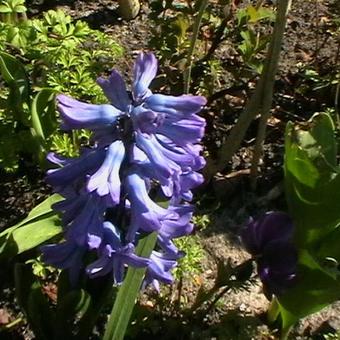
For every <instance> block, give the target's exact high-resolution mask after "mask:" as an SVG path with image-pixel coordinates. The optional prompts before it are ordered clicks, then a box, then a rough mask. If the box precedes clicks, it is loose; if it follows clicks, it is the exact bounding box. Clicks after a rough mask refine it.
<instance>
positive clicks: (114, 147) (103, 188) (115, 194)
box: [87, 141, 125, 205]
mask: <svg viewBox="0 0 340 340" xmlns="http://www.w3.org/2000/svg"><path fill="white" fill-rule="evenodd" d="M124 156H125V147H124V143H123V142H122V141H116V142H114V143H112V144H111V145H110V146H109V148H108V149H107V152H106V157H105V160H104V162H103V164H102V166H101V167H100V168H99V169H98V170H97V171H96V173H95V174H93V175H92V176H91V177H90V179H89V181H88V183H87V190H88V191H89V192H92V191H96V192H97V194H98V195H99V196H106V195H108V194H110V196H111V199H112V203H113V204H114V205H116V204H118V203H119V199H120V178H119V170H120V166H121V164H122V161H123V159H124Z"/></svg>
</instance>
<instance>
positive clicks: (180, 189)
mask: <svg viewBox="0 0 340 340" xmlns="http://www.w3.org/2000/svg"><path fill="white" fill-rule="evenodd" d="M156 72H157V60H156V58H155V56H154V55H153V54H152V53H141V54H140V55H139V56H138V58H137V61H136V63H135V66H134V79H133V84H132V89H131V92H129V91H127V89H126V86H125V83H124V80H123V79H122V77H121V76H120V74H119V73H118V72H116V71H112V73H111V75H110V77H109V78H108V79H104V78H99V79H98V81H97V82H98V84H99V85H100V86H101V88H102V89H103V91H104V93H105V95H106V97H107V98H108V99H109V101H110V104H103V105H94V104H87V103H83V102H80V101H78V100H76V99H73V98H71V97H68V96H66V95H59V96H58V97H57V101H58V109H59V112H60V115H61V118H62V129H64V130H72V129H83V128H85V129H90V130H91V131H92V143H91V144H92V145H93V146H92V147H88V148H84V149H83V150H82V152H81V155H80V156H79V157H78V158H72V159H66V158H63V157H60V156H58V155H56V154H50V155H49V156H48V159H49V160H50V161H51V162H52V163H54V164H56V165H57V166H58V168H56V169H53V170H49V171H48V174H47V181H48V183H50V184H51V185H52V186H53V187H54V190H55V191H56V192H58V193H60V194H61V195H62V196H63V197H64V198H65V199H64V200H63V201H61V202H59V203H57V204H55V205H54V209H55V210H56V211H58V212H60V213H61V216H62V222H63V226H64V231H65V233H64V240H63V241H62V242H61V243H60V244H52V245H47V246H44V247H43V248H42V251H43V255H44V259H45V261H46V262H47V263H50V264H52V265H54V266H56V267H58V268H62V269H68V270H69V272H70V277H71V279H72V281H73V282H75V281H76V280H77V278H78V276H79V273H80V271H81V270H82V269H84V268H85V267H86V268H85V270H86V272H87V273H88V275H89V276H90V277H96V276H101V275H106V274H108V273H112V277H113V279H114V281H115V282H116V283H120V282H122V280H123V278H124V273H125V271H126V267H127V266H133V267H137V268H139V267H146V268H147V270H146V277H145V282H146V283H152V284H153V285H154V286H155V287H156V288H157V287H158V286H159V281H160V282H164V283H171V282H172V280H173V278H172V276H171V272H170V271H171V269H172V268H174V267H175V266H176V260H177V259H178V258H179V257H181V256H183V253H182V252H181V251H180V250H178V249H177V248H176V246H175V244H174V242H173V239H175V238H177V237H181V236H184V235H188V234H190V233H191V231H192V229H193V226H192V224H191V222H190V220H191V217H192V212H193V207H192V206H191V205H190V204H189V203H188V201H190V200H191V199H192V193H191V189H193V188H194V187H196V186H198V185H200V184H201V183H202V182H203V177H202V175H201V174H199V173H198V172H197V171H198V170H200V169H201V168H202V167H203V166H204V164H205V162H204V159H203V157H202V156H201V155H200V153H201V146H200V145H199V144H198V143H199V142H200V141H201V139H202V137H203V134H204V128H205V120H204V119H203V118H201V117H200V116H198V115H197V113H198V112H199V111H200V110H201V108H202V106H203V105H205V103H206V100H205V98H204V97H201V96H193V95H182V96H177V97H175V96H169V95H163V94H153V93H152V92H151V90H150V89H149V85H150V83H151V81H152V80H153V79H154V77H155V76H156ZM155 192H158V194H160V195H162V196H165V197H167V198H168V200H169V205H168V207H167V208H164V207H161V206H160V205H158V204H157V203H156V202H155V201H154V200H153V196H152V195H153V194H154V193H155ZM151 232H157V234H158V245H157V250H155V251H153V252H152V254H151V256H150V258H149V259H147V258H142V257H139V256H137V255H136V254H135V246H136V243H137V242H138V238H139V235H140V234H141V233H151ZM88 251H92V252H95V253H96V254H97V259H96V260H95V261H94V262H93V263H91V264H87V265H85V264H84V255H85V254H86V253H87V252H88Z"/></svg>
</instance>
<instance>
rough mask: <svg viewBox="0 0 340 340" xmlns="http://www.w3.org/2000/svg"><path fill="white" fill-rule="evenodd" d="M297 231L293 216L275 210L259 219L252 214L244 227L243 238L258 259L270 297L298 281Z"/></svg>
mask: <svg viewBox="0 0 340 340" xmlns="http://www.w3.org/2000/svg"><path fill="white" fill-rule="evenodd" d="M293 232H294V226H293V221H292V219H291V217H290V216H289V215H288V214H286V213H283V212H273V211H270V212H267V213H265V214H264V215H263V216H261V217H260V218H258V219H257V220H254V219H252V218H250V219H249V221H248V223H247V224H246V226H245V227H244V229H243V230H242V233H241V238H242V242H243V244H244V246H245V248H246V250H247V251H248V252H249V253H250V254H251V255H252V256H253V258H254V259H255V261H256V263H257V271H258V274H259V277H260V279H261V281H262V283H263V287H264V292H265V294H266V296H267V297H268V298H270V297H271V296H272V294H274V295H276V296H278V295H281V294H282V293H284V291H285V290H286V289H287V288H289V287H291V286H292V285H293V284H294V282H295V279H296V269H297V260H298V257H297V250H296V248H295V246H294V244H293V240H292V238H293Z"/></svg>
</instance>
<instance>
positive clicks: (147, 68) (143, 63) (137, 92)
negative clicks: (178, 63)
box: [133, 52, 158, 101]
mask: <svg viewBox="0 0 340 340" xmlns="http://www.w3.org/2000/svg"><path fill="white" fill-rule="evenodd" d="M157 68H158V63H157V59H156V57H155V55H154V54H153V53H144V52H141V53H140V54H139V56H138V57H137V60H136V63H135V67H134V82H133V96H134V99H135V100H136V101H138V100H140V99H141V98H143V97H145V96H146V95H147V94H148V93H149V91H148V88H149V85H150V83H151V81H152V80H153V79H154V78H155V76H156V74H157Z"/></svg>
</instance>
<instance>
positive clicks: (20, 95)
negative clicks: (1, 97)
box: [0, 52, 29, 107]
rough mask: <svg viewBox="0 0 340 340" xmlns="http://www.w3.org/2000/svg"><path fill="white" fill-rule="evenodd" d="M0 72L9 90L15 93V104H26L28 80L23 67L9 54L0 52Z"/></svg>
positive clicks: (27, 99)
mask: <svg viewBox="0 0 340 340" xmlns="http://www.w3.org/2000/svg"><path fill="white" fill-rule="evenodd" d="M0 72H1V75H2V77H3V78H4V80H5V81H6V83H7V84H8V85H9V86H10V88H11V90H12V91H16V93H17V96H16V98H15V100H16V102H18V101H19V102H20V103H24V102H26V103H27V102H28V101H29V79H28V77H27V74H26V71H25V67H24V65H23V64H22V63H21V62H20V61H18V60H17V59H16V58H15V57H13V56H11V55H10V54H8V53H5V52H0ZM13 105H14V104H13ZM16 105H18V104H16ZM14 107H15V105H14Z"/></svg>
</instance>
